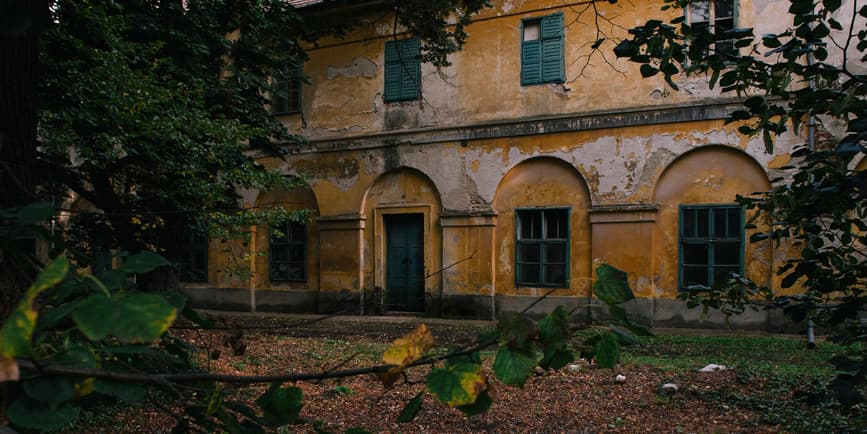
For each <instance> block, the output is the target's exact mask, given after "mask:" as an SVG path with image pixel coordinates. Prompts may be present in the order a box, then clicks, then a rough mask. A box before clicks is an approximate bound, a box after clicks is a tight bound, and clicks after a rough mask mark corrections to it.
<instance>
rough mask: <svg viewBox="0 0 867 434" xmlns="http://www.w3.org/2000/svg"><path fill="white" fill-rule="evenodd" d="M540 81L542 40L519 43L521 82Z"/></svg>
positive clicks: (532, 82)
mask: <svg viewBox="0 0 867 434" xmlns="http://www.w3.org/2000/svg"><path fill="white" fill-rule="evenodd" d="M541 82H542V41H524V42H522V43H521V84H537V83H541Z"/></svg>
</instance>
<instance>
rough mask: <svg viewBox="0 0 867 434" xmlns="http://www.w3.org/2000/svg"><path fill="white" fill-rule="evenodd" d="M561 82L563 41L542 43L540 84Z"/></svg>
mask: <svg viewBox="0 0 867 434" xmlns="http://www.w3.org/2000/svg"><path fill="white" fill-rule="evenodd" d="M563 81H564V80H563V39H550V40H546V41H542V82H544V83H552V82H557V83H562V82H563Z"/></svg>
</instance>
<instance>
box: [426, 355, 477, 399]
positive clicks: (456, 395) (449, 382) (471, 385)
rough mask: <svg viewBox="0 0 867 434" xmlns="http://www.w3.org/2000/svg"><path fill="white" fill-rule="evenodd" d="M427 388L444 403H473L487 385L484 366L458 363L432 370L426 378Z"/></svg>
mask: <svg viewBox="0 0 867 434" xmlns="http://www.w3.org/2000/svg"><path fill="white" fill-rule="evenodd" d="M425 383H427V389H428V390H429V391H430V393H432V394H434V395H435V396H436V397H437V399H439V400H440V401H442V402H443V403H445V404H447V405H449V406H452V407H457V406H461V405H468V404H472V403H474V402H475V401H476V398H477V397H478V396H479V393H480V392H481V391H482V390H484V389H485V388H486V387H487V382H486V381H485V376H484V375H483V374H482V366H481V365H478V364H472V363H456V364H453V365H449V366H447V367H444V368H437V369H434V370H433V371H431V373H430V374H428V376H427V378H425Z"/></svg>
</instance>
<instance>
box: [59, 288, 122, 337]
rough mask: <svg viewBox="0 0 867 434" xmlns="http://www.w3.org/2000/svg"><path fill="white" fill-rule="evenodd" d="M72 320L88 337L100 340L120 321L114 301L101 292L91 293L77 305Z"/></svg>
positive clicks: (118, 309)
mask: <svg viewBox="0 0 867 434" xmlns="http://www.w3.org/2000/svg"><path fill="white" fill-rule="evenodd" d="M72 320H73V321H75V324H76V325H77V326H78V329H79V330H81V332H82V333H84V335H85V336H87V338H88V339H90V340H91V341H100V340H103V339H105V338H106V337H108V336H109V334H110V333H111V331H112V328H114V326H115V325H116V324H117V323H118V322H120V320H121V311H120V308H119V306H118V305H117V302H116V301H114V300H112V299H111V298H108V297H106V296H105V295H103V294H93V295H91V296H90V297H87V298H86V299H85V300H84V301H83V302H81V304H79V305H78V308H77V309H75V312H73V313H72ZM124 320H126V318H124Z"/></svg>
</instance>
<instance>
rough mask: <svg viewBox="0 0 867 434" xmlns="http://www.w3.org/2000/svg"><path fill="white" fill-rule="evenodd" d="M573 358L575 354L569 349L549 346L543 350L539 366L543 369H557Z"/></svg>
mask: <svg viewBox="0 0 867 434" xmlns="http://www.w3.org/2000/svg"><path fill="white" fill-rule="evenodd" d="M574 360H575V356H574V355H573V354H572V352H571V351H567V350H566V349H561V348H549V349H546V350H545V352H544V355H543V356H542V361H540V362H539V366H541V367H542V368H544V369H553V370H557V369H560V368H562V367H564V366H566V365H568V364H570V363H572V362H573V361H574Z"/></svg>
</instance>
